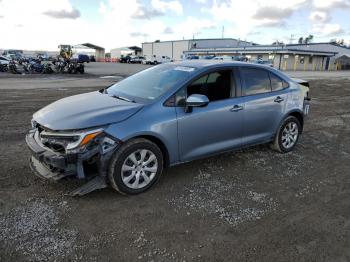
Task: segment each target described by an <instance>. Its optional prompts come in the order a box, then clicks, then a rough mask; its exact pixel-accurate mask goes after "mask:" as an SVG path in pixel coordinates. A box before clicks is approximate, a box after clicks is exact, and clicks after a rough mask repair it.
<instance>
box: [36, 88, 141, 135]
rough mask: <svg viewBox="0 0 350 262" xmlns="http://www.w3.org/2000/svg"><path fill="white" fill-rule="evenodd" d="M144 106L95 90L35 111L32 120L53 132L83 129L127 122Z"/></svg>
mask: <svg viewBox="0 0 350 262" xmlns="http://www.w3.org/2000/svg"><path fill="white" fill-rule="evenodd" d="M142 107H143V105H141V104H137V103H132V102H127V101H123V100H120V99H117V98H114V97H110V96H109V95H107V94H102V93H100V92H97V91H96V92H91V93H85V94H80V95H75V96H70V97H67V98H63V99H60V100H58V101H56V102H54V103H52V104H50V105H48V106H46V107H44V108H42V109H41V110H39V111H38V112H36V113H35V114H34V115H33V120H34V121H35V122H37V123H38V124H40V125H42V126H44V127H47V128H49V129H52V130H72V129H83V128H89V127H96V126H101V125H106V124H110V123H116V122H121V121H124V120H125V119H127V118H129V117H130V116H132V115H133V114H135V113H136V112H138V111H139V110H140V109H141V108H142Z"/></svg>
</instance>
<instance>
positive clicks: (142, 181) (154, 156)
mask: <svg viewBox="0 0 350 262" xmlns="http://www.w3.org/2000/svg"><path fill="white" fill-rule="evenodd" d="M162 171H163V155H162V152H161V150H160V149H159V147H158V146H157V145H156V144H154V143H152V142H151V141H149V140H147V139H143V138H137V139H133V140H130V141H129V142H127V143H125V144H124V145H122V146H121V148H119V149H118V151H116V153H115V154H114V156H113V157H112V158H111V161H110V166H109V172H108V178H109V181H110V183H111V186H112V187H113V188H114V189H115V190H117V191H119V192H120V193H122V194H131V195H134V194H139V193H142V192H145V191H146V190H148V189H149V188H150V187H152V186H153V185H154V184H155V183H156V182H157V181H158V179H159V178H160V176H161V174H162Z"/></svg>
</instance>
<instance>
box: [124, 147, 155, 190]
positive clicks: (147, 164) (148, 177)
mask: <svg viewBox="0 0 350 262" xmlns="http://www.w3.org/2000/svg"><path fill="white" fill-rule="evenodd" d="M157 171H158V160H157V157H156V155H155V154H154V153H153V152H152V151H150V150H147V149H141V150H136V151H134V152H133V153H131V154H130V155H129V156H128V157H127V158H126V159H125V161H124V163H123V165H122V168H121V177H122V181H123V183H124V184H125V185H126V186H127V187H129V188H131V189H141V188H143V187H145V186H147V185H148V184H149V183H150V182H151V181H152V180H153V179H154V177H155V175H156V173H157Z"/></svg>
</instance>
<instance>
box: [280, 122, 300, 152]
mask: <svg viewBox="0 0 350 262" xmlns="http://www.w3.org/2000/svg"><path fill="white" fill-rule="evenodd" d="M298 135H299V130H298V125H297V124H296V123H294V122H290V123H288V124H287V125H286V126H285V127H284V129H283V131H282V145H283V146H284V147H285V148H287V149H288V148H291V147H292V146H294V144H295V143H296V142H297V138H298Z"/></svg>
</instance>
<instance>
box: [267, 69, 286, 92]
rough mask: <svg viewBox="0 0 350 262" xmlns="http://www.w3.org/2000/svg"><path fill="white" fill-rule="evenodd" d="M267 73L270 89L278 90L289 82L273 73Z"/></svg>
mask: <svg viewBox="0 0 350 262" xmlns="http://www.w3.org/2000/svg"><path fill="white" fill-rule="evenodd" d="M269 74H270V80H271V89H272V91H278V90H282V89H284V88H287V87H289V84H288V83H287V82H286V81H284V80H283V79H282V78H280V77H278V76H276V75H275V74H273V73H269Z"/></svg>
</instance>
